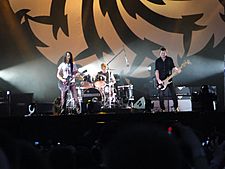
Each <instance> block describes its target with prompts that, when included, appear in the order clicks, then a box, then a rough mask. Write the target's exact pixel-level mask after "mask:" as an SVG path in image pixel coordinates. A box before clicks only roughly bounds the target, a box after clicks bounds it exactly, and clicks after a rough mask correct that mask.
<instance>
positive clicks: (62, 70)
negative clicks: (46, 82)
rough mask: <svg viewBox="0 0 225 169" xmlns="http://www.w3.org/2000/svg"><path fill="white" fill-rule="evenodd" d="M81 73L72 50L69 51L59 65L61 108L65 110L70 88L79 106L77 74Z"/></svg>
mask: <svg viewBox="0 0 225 169" xmlns="http://www.w3.org/2000/svg"><path fill="white" fill-rule="evenodd" d="M78 74H79V72H78V69H77V66H76V64H75V61H74V59H73V55H72V53H71V52H69V51H67V52H66V53H65V54H64V55H63V62H62V63H61V64H60V65H59V66H58V70H57V78H58V79H59V83H58V87H59V89H60V91H61V108H62V110H65V106H66V104H65V101H66V98H65V97H66V92H68V90H69V89H70V90H71V92H72V96H73V98H74V102H75V104H76V105H77V106H79V104H78V103H79V102H78V97H77V91H76V83H75V76H77V75H78Z"/></svg>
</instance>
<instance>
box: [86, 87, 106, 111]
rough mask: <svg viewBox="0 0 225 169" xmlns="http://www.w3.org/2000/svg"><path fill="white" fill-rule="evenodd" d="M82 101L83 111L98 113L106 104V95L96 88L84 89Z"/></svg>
mask: <svg viewBox="0 0 225 169" xmlns="http://www.w3.org/2000/svg"><path fill="white" fill-rule="evenodd" d="M82 100H83V102H82V113H84V114H86V113H98V112H100V111H101V107H102V105H103V104H104V95H103V94H102V93H101V92H100V91H99V90H98V89H95V88H89V89H86V90H84V93H83V99H82Z"/></svg>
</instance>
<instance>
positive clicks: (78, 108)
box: [76, 104, 81, 114]
mask: <svg viewBox="0 0 225 169" xmlns="http://www.w3.org/2000/svg"><path fill="white" fill-rule="evenodd" d="M76 111H77V114H80V113H81V109H80V104H77V106H76Z"/></svg>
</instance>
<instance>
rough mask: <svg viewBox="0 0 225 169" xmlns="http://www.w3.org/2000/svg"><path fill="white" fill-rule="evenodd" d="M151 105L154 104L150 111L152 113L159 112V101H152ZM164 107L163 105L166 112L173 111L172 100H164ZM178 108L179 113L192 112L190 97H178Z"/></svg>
mask: <svg viewBox="0 0 225 169" xmlns="http://www.w3.org/2000/svg"><path fill="white" fill-rule="evenodd" d="M152 103H153V104H154V106H153V109H152V111H153V112H157V111H160V110H161V109H160V105H159V99H157V100H152ZM164 105H165V108H166V111H167V112H171V111H174V107H173V100H171V99H165V100H164ZM178 107H179V109H180V111H183V112H188V111H192V103H191V97H187V96H186V97H184V98H182V96H178Z"/></svg>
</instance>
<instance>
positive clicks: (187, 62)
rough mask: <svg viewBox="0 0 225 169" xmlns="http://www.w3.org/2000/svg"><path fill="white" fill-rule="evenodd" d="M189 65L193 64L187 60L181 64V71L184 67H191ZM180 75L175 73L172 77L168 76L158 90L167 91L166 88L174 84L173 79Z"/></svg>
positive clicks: (158, 86)
mask: <svg viewBox="0 0 225 169" xmlns="http://www.w3.org/2000/svg"><path fill="white" fill-rule="evenodd" d="M189 64H191V62H190V60H186V61H184V62H183V63H182V64H181V66H180V67H179V69H183V68H184V67H186V66H187V65H189ZM178 74H179V73H178V72H176V71H175V72H173V73H172V74H171V75H170V76H168V77H167V78H166V79H164V80H163V81H162V82H163V83H162V84H158V85H157V87H156V88H157V89H158V90H165V89H166V87H167V85H168V84H170V83H172V81H171V79H172V78H173V77H174V76H176V75H178Z"/></svg>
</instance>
